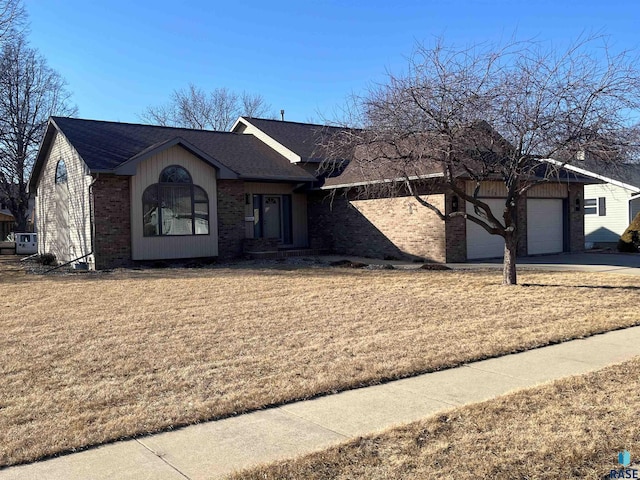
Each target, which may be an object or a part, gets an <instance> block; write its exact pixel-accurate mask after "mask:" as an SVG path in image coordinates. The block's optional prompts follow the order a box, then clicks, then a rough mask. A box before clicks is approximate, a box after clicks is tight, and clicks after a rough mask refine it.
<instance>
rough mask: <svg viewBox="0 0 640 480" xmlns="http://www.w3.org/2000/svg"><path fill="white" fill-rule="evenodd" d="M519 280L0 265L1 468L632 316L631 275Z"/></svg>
mask: <svg viewBox="0 0 640 480" xmlns="http://www.w3.org/2000/svg"><path fill="white" fill-rule="evenodd" d="M521 281H523V282H528V283H531V284H537V285H538V286H529V287H525V286H519V287H514V288H505V287H501V286H499V282H500V272H487V271H485V272H465V273H462V272H454V271H444V272H432V271H424V270H417V271H387V270H377V271H362V270H346V269H298V270H293V271H285V270H266V269H264V270H258V269H253V270H249V269H208V270H157V271H143V272H136V271H130V272H119V273H114V274H108V275H80V276H70V277H68V276H55V277H51V276H50V277H41V276H31V275H24V274H22V273H20V272H17V271H14V272H12V273H11V272H7V274H6V275H5V273H4V272H2V273H0V291H1V292H2V299H1V300H0V327H1V328H2V332H3V335H2V337H1V338H0V379H1V380H0V465H8V464H13V463H17V462H24V461H30V460H34V459H37V458H41V457H43V456H47V455H51V454H55V453H58V452H63V451H69V450H73V449H76V448H80V447H82V446H87V445H94V444H98V443H101V442H106V441H110V440H114V439H118V438H122V437H126V436H131V435H137V434H143V433H146V432H153V431H158V430H161V429H166V428H171V427H172V426H177V425H184V424H188V423H193V422H197V421H202V420H206V419H211V418H217V417H221V416H227V415H232V414H235V413H238V412H243V411H247V410H251V409H257V408H260V407H264V406H265V405H270V404H277V403H281V402H286V401H291V400H294V399H301V398H306V397H310V396H313V395H317V394H321V393H326V392H332V391H336V390H341V389H346V388H350V387H354V386H358V385H364V384H371V383H375V382H378V381H381V380H384V379H391V378H397V377H402V376H406V375H410V374H413V373H417V372H425V371H430V370H435V369H441V368H445V367H448V366H452V365H456V364H460V363H463V362H466V361H470V360H474V359H478V358H483V357H487V356H493V355H499V354H504V353H508V352H512V351H515V350H522V349H527V348H531V347H534V346H538V345H544V344H548V343H550V342H557V341H561V340H565V339H568V338H575V337H581V336H585V335H590V334H593V333H595V332H602V331H606V330H610V329H614V328H618V327H623V326H628V325H633V324H636V323H638V321H639V318H638V310H637V301H636V299H637V295H638V289H639V288H640V277H623V276H611V275H597V274H585V273H535V272H523V273H522V275H521ZM602 286H606V287H609V288H607V289H606V290H603V289H602V288H600V287H602ZM592 287H593V288H592Z"/></svg>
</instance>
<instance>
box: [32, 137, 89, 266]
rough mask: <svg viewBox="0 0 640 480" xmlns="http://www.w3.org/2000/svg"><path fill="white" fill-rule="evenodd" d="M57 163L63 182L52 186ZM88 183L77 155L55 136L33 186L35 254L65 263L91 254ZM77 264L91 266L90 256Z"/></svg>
mask: <svg viewBox="0 0 640 480" xmlns="http://www.w3.org/2000/svg"><path fill="white" fill-rule="evenodd" d="M60 160H64V163H65V165H66V168H67V182H66V183H62V184H56V183H55V178H56V168H57V166H58V162H59V161H60ZM91 182H92V177H91V175H90V174H89V169H88V167H87V165H86V164H85V163H84V161H83V160H82V158H80V155H79V154H78V152H76V150H75V149H74V148H73V147H72V146H71V144H70V143H69V142H68V141H67V139H66V138H65V137H64V135H62V134H61V133H59V132H58V133H56V134H55V138H54V140H53V142H52V144H51V148H50V150H49V153H48V155H47V158H46V160H45V162H44V165H43V168H42V173H41V175H40V179H39V180H38V184H37V187H36V219H37V231H38V253H40V254H42V253H53V254H54V255H55V256H56V258H57V259H58V261H62V262H68V261H71V260H74V259H76V258H78V257H81V256H83V255H86V254H89V253H90V252H91V251H92V245H91V220H90V218H91V203H90V197H89V186H90V184H91ZM81 261H83V262H88V263H90V264H93V255H91V256H90V257H88V258H86V259H82V260H81Z"/></svg>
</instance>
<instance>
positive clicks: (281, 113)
mask: <svg viewBox="0 0 640 480" xmlns="http://www.w3.org/2000/svg"><path fill="white" fill-rule="evenodd" d="M280 116H281V117H282V121H283V122H284V110H280Z"/></svg>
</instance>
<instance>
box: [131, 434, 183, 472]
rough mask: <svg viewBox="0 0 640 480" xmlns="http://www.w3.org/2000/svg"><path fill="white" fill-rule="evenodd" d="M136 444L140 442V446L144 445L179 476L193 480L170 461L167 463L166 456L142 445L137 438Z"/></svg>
mask: <svg viewBox="0 0 640 480" xmlns="http://www.w3.org/2000/svg"><path fill="white" fill-rule="evenodd" d="M135 441H136V442H138V443H139V444H140V445H142V446H143V447H144V448H145V449H147V450H148V451H149V452H151V453H152V454H153V455H155V456H156V457H158V458H159V459H160V460H161V461H162V462H164V463H165V464H166V465H167V466H168V467H170V468H172V469H173V470H175V471H176V472H177V473H178V474H179V475H181V476H182V477H184V478H186V479H187V480H191V478H190V477H189V476H188V475H186V474H184V473H183V472H181V471H180V470H179V469H178V467H176V466H175V465H172V464H171V463H170V462H169V461H167V460H166V459H165V458H164V455H162V454H160V453H158V452H156V451H155V450H154V449H152V448H151V447H149V446H148V445H145V444H144V443H142V442H141V441H140V440H138V439H137V438H136V439H135Z"/></svg>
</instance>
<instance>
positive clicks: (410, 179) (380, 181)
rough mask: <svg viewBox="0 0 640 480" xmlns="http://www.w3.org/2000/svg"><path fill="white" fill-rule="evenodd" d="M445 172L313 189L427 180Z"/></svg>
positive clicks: (442, 175)
mask: <svg viewBox="0 0 640 480" xmlns="http://www.w3.org/2000/svg"><path fill="white" fill-rule="evenodd" d="M441 177H444V173H429V174H426V175H413V176H411V177H398V178H386V179H383V180H369V181H365V182H354V183H341V184H339V185H323V186H322V187H317V188H312V190H333V189H337V188H351V187H364V186H366V185H378V184H381V183H395V182H405V181H407V180H409V181H413V180H425V179H428V178H441Z"/></svg>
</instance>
